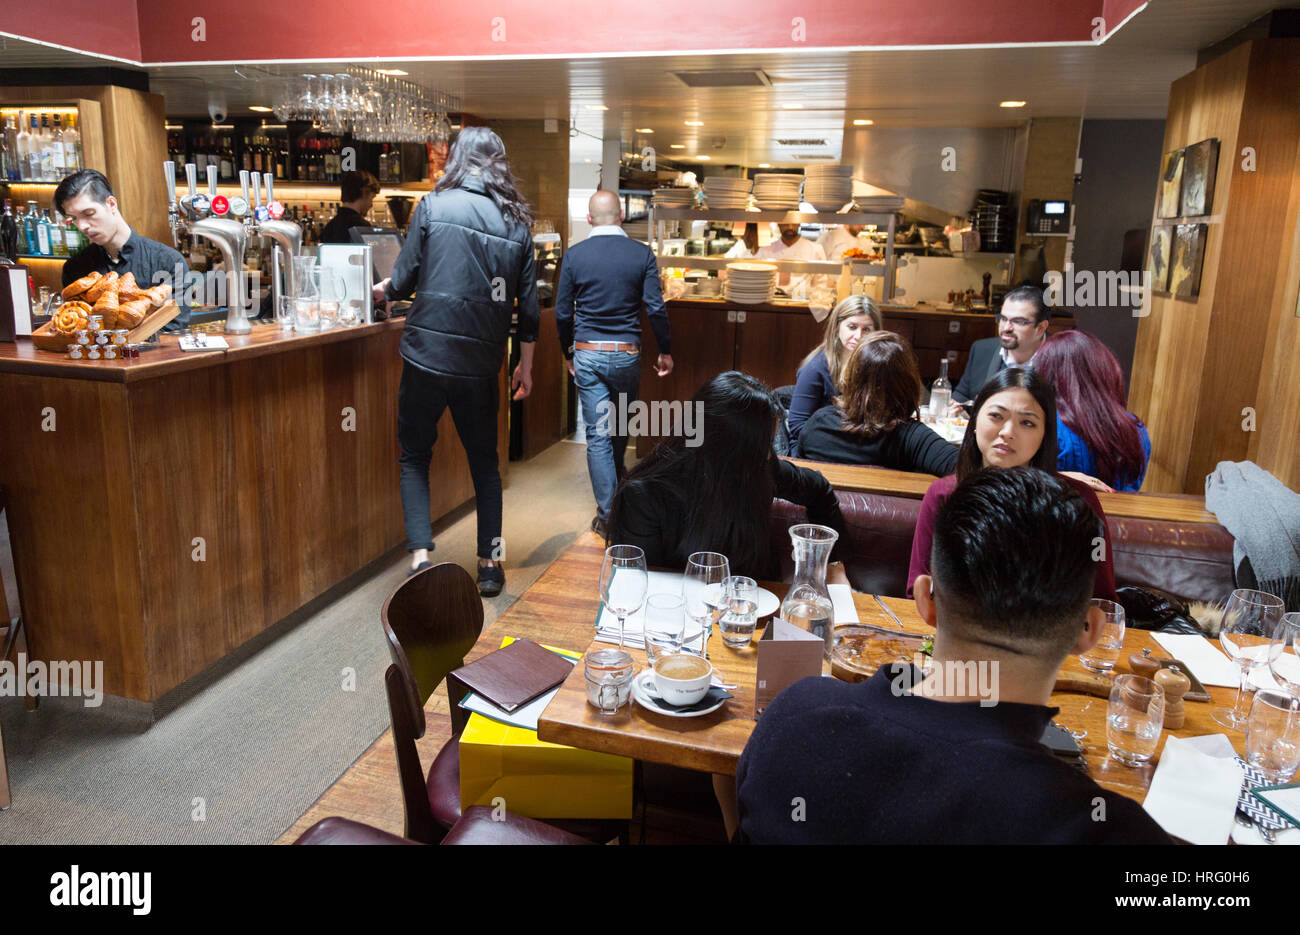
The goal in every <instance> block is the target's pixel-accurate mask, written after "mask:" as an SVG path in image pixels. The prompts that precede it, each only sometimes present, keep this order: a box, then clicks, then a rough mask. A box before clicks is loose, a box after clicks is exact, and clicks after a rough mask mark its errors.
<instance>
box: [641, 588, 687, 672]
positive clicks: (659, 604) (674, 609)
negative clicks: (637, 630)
mask: <svg viewBox="0 0 1300 935" xmlns="http://www.w3.org/2000/svg"><path fill="white" fill-rule="evenodd" d="M644 632H645V654H646V659H648V660H649V662H650V665H652V666H653V665H654V664H655V660H656V659H658V658H659V657H660V656H669V655H672V654H673V653H679V652H681V651H682V640H683V638H684V637H685V635H686V603H685V601H683V600H682V596H681V595H680V594H651V595H650V596H649V597H647V598H646V602H645V631H644Z"/></svg>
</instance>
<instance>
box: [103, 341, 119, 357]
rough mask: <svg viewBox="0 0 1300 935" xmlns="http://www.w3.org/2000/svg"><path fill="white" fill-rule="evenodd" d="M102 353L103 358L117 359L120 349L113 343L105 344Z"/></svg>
mask: <svg viewBox="0 0 1300 935" xmlns="http://www.w3.org/2000/svg"><path fill="white" fill-rule="evenodd" d="M103 354H104V359H105V360H117V358H118V355H119V354H120V351H118V349H117V347H116V346H115V345H113V344H105V345H104V349H103Z"/></svg>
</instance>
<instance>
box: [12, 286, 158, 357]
mask: <svg viewBox="0 0 1300 935" xmlns="http://www.w3.org/2000/svg"><path fill="white" fill-rule="evenodd" d="M180 313H181V310H180V306H178V305H177V304H176V303H175V302H173V301H171V300H170V299H168V300H167V301H166V302H165V303H163V306H162V308H156V309H154V310H153V311H152V312H150V313H149V314H148V315H146V316H145V317H144V320H143V321H141V322H140V324H138V325H136V326H135V327H134V328H132V329H131V330H130V332H129V333H128V334H127V336H126V340H127V343H128V344H138V343H140V342H141V341H144V340H147V339H148V338H149V337H151V336H152V335H153V334H154V333H155V332H157V331H158V330H160V329H161V328H162V327H163V326H164V325H166V324H167V323H168V322H169V321H171V320H172V319H173V318H175V317H176V316H177V315H179V314H180ZM73 340H74V339H73V337H72V336H71V335H67V334H59V333H58V332H57V331H55V330H54V324H53V322H46V323H45V324H43V325H41V326H40V327H39V328H37V329H36V330H35V331H33V332H32V344H33V345H35V346H36V347H38V348H40V349H41V350H43V351H49V352H51V353H53V354H66V353H67V352H68V345H69V344H71V343H72V342H73Z"/></svg>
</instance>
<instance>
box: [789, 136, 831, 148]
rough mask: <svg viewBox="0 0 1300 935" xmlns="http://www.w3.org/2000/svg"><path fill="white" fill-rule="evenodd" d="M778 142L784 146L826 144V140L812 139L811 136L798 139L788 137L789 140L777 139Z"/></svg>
mask: <svg viewBox="0 0 1300 935" xmlns="http://www.w3.org/2000/svg"><path fill="white" fill-rule="evenodd" d="M777 142H778V143H780V144H781V145H782V146H825V145H826V141H825V140H818V139H812V138H811V137H810V138H808V139H797V138H796V139H788V140H777Z"/></svg>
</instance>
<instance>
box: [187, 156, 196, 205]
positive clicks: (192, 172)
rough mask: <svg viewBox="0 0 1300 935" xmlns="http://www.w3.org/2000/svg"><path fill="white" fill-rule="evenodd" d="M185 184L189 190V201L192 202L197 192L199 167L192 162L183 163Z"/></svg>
mask: <svg viewBox="0 0 1300 935" xmlns="http://www.w3.org/2000/svg"><path fill="white" fill-rule="evenodd" d="M185 184H186V185H187V186H188V187H189V190H190V201H193V200H194V196H195V195H196V194H198V190H199V167H198V166H196V165H195V164H194V163H192V162H187V163H185Z"/></svg>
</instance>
